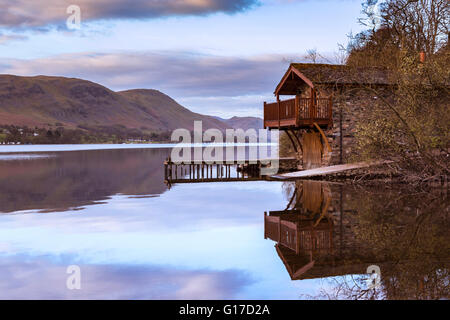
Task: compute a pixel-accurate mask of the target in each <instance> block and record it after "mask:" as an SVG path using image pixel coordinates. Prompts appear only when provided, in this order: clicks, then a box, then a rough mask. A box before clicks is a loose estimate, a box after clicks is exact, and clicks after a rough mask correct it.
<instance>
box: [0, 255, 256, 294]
mask: <svg viewBox="0 0 450 320" xmlns="http://www.w3.org/2000/svg"><path fill="white" fill-rule="evenodd" d="M60 260H65V261H58V262H55V261H52V260H51V259H49V258H48V257H42V258H34V259H29V258H26V257H23V256H22V257H14V258H2V259H0V271H1V272H0V299H180V300H184V299H195V300H199V299H200V300H201V299H232V298H233V297H234V296H235V295H236V294H237V293H239V291H240V290H242V289H243V288H244V287H245V286H247V285H249V284H250V283H251V282H252V281H251V280H249V278H248V277H247V275H246V274H244V273H243V272H241V271H237V270H228V271H209V270H182V269H174V268H171V267H159V266H127V265H80V267H81V290H73V291H72V290H68V289H67V288H66V280H67V277H68V274H67V273H66V270H67V267H68V266H69V265H70V264H72V263H71V262H66V261H67V260H68V259H67V258H63V259H60Z"/></svg>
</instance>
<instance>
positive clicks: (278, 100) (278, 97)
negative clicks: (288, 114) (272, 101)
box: [277, 95, 281, 129]
mask: <svg viewBox="0 0 450 320" xmlns="http://www.w3.org/2000/svg"><path fill="white" fill-rule="evenodd" d="M277 104H278V129H280V127H281V125H280V124H281V122H280V108H281V102H280V96H279V95H277Z"/></svg>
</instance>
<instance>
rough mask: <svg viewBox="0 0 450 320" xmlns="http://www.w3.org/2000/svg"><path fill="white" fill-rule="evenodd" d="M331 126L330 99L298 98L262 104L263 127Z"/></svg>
mask: <svg viewBox="0 0 450 320" xmlns="http://www.w3.org/2000/svg"><path fill="white" fill-rule="evenodd" d="M313 123H317V124H318V125H321V126H330V125H332V124H333V100H332V98H331V97H330V98H315V99H312V98H300V97H296V98H294V99H290V100H285V101H280V102H275V103H264V127H266V128H282V127H299V128H301V127H304V126H310V125H312V124H313Z"/></svg>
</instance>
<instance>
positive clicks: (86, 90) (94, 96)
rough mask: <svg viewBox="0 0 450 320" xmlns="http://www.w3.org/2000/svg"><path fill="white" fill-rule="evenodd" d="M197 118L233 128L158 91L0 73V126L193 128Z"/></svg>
mask: <svg viewBox="0 0 450 320" xmlns="http://www.w3.org/2000/svg"><path fill="white" fill-rule="evenodd" d="M194 120H201V121H203V128H204V129H208V128H218V129H220V130H224V129H227V128H230V127H231V126H230V125H228V124H227V122H224V121H220V120H218V119H215V118H214V117H210V116H205V115H201V114H197V113H194V112H191V111H190V110H188V109H186V108H184V107H183V106H181V105H180V104H178V103H177V102H176V101H175V100H173V99H172V98H170V97H169V96H167V95H165V94H164V93H161V92H159V91H157V90H128V91H122V92H114V91H112V90H110V89H108V88H106V87H104V86H101V85H99V84H97V83H94V82H90V81H86V80H81V79H74V78H64V77H49V76H36V77H19V76H13V75H0V125H16V126H28V127H49V126H62V127H65V128H67V129H76V128H83V129H84V130H89V129H90V128H93V129H95V128H97V127H99V128H101V127H114V126H120V127H122V128H127V129H134V130H141V131H143V132H167V131H172V130H174V129H177V128H186V129H189V130H191V129H193V123H194Z"/></svg>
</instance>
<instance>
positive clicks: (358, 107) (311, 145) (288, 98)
mask: <svg viewBox="0 0 450 320" xmlns="http://www.w3.org/2000/svg"><path fill="white" fill-rule="evenodd" d="M390 83H391V82H390V80H389V79H388V75H387V73H386V72H385V71H384V69H381V68H365V69H355V68H350V67H348V66H345V65H331V64H310V63H292V64H291V65H290V66H289V68H288V70H287V71H286V73H285V74H284V76H283V78H282V79H281V81H280V83H279V84H278V85H277V87H276V89H275V92H274V94H275V97H276V102H272V103H267V102H264V128H266V129H269V130H271V129H279V130H281V131H283V132H285V133H286V135H287V136H288V137H289V140H290V142H291V143H292V146H293V148H294V150H295V152H296V153H297V155H298V158H299V160H300V162H301V163H302V167H303V169H311V168H317V167H321V166H326V165H334V164H342V163H347V162H348V161H349V160H350V158H351V154H352V147H353V146H354V143H355V130H356V125H357V123H358V119H361V117H362V116H364V109H365V108H368V107H370V105H371V103H373V102H374V100H376V99H377V98H378V97H377V96H376V95H375V94H374V93H373V91H371V90H363V89H368V88H371V89H376V91H377V92H380V91H381V92H383V94H386V95H388V94H389V88H390V87H391V85H390Z"/></svg>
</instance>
